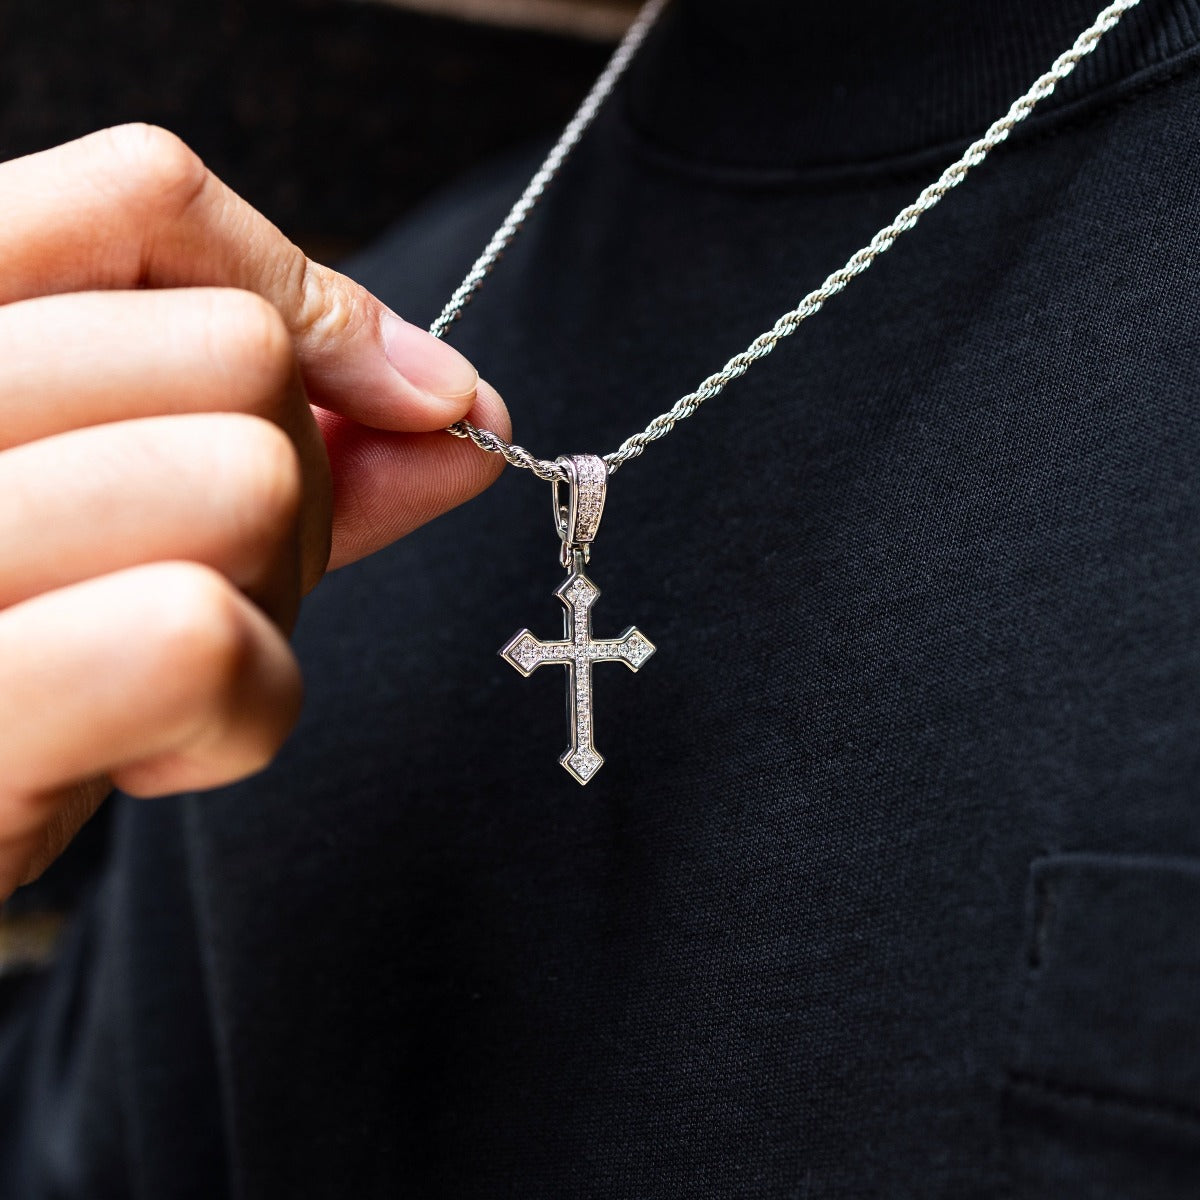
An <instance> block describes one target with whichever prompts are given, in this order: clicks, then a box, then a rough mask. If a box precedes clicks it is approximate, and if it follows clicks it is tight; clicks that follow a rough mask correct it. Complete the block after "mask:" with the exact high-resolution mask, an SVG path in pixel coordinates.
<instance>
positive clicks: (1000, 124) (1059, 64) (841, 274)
mask: <svg viewBox="0 0 1200 1200" xmlns="http://www.w3.org/2000/svg"><path fill="white" fill-rule="evenodd" d="M668 2H669V0H649V2H648V3H647V4H646V5H645V6H644V7H643V8H642V10H641V11H640V12H639V13H638V16H637V18H636V19H635V20H634V22H633V24H632V25H631V26H630V27H629V31H628V32H627V33H626V34H625V37H624V38H623V39H622V41H621V44H620V45H619V46H618V47H617V49H616V52H615V53H614V54H613V56H612V58H611V59H610V60H609V62H608V65H607V66H606V67H605V68H604V71H603V72H602V73H601V75H600V77H599V78H598V79H597V80H596V82H595V83H594V84H593V85H592V90H591V91H590V92H589V93H588V95H587V97H586V98H585V100H584V101H583V103H582V104H581V105H580V106H579V111H578V112H577V113H576V114H575V116H574V117H572V118H571V121H570V123H569V124H568V125H567V127H566V129H564V130H563V133H562V136H561V137H560V138H559V139H558V141H557V143H556V144H555V146H554V148H553V149H552V150H551V151H550V153H549V154H548V155H547V156H546V160H545V161H544V162H543V163H542V165H541V166H540V167H539V168H538V170H537V173H536V174H535V175H534V176H533V178H532V179H531V180H530V181H529V184H528V186H527V187H526V188H525V191H524V192H523V193H522V194H521V197H520V199H519V200H517V202H516V204H514V205H513V207H512V210H511V211H510V212H509V214H508V216H507V217H506V218H505V220H504V223H503V224H502V225H501V226H500V228H499V229H497V230H496V232H495V233H494V234H493V235H492V238H491V240H490V241H489V242H488V244H487V246H486V247H485V249H484V251H483V253H482V254H481V255H480V256H479V258H478V259H477V260H476V262H475V264H474V265H473V266H472V267H471V270H470V271H469V272H468V273H467V277H466V278H465V279H464V280H463V281H462V283H461V284H459V286H458V288H457V289H456V290H455V292H454V295H453V296H451V297H450V300H449V302H448V303H447V304H446V307H445V308H444V309H443V310H442V313H441V315H440V316H439V317H438V319H437V320H436V321H434V323H433V324H432V325H431V326H430V332H431V333H433V334H434V335H435V336H436V337H442V336H444V334H445V333H446V331H447V330H448V329H449V328H450V326H451V325H453V324H454V322H455V321H457V320H458V318H459V317H460V316H461V315H462V313H463V310H464V309H465V308H466V307H467V305H468V304H469V303H470V302H471V299H472V298H473V297H474V295H475V293H476V292H478V291H479V289H480V287H481V286H482V285H483V281H484V280H485V279H486V278H487V277H488V275H489V274H490V273H491V271H492V268H493V267H494V266H495V265H496V263H497V261H499V259H500V257H501V255H502V254H503V253H504V251H505V249H506V248H507V247H508V246H509V245H510V244H511V243H512V241H513V239H514V238H515V237H516V236H517V234H518V232H519V231H520V229H521V226H522V225H523V224H524V222H525V219H526V218H527V217H528V216H529V213H530V212H531V211H532V209H533V207H534V206H535V205H536V204H537V203H538V201H539V200H540V199H541V198H542V196H543V195H544V194H545V192H546V189H547V187H548V186H549V185H550V183H551V182H552V181H553V179H554V177H555V176H556V175H557V174H558V172H559V170H560V169H561V168H562V165H563V163H564V162H566V160H567V157H568V156H569V155H570V153H571V151H572V150H573V149H574V148H575V146H576V145H577V144H578V142H579V139H580V138H581V137H582V136H583V134H584V133H585V132H586V131H587V129H588V126H590V125H591V123H592V121H593V120H594V119H595V117H596V114H597V113H598V112H599V111H600V108H601V106H602V105H603V104H604V102H605V100H607V99H608V97H609V95H610V93H611V92H612V90H613V88H614V87H615V86H616V84H617V82H618V81H619V80H620V78H621V76H622V75H623V74H624V73H625V70H626V68H627V67H628V66H629V64H630V62H631V61H632V59H633V57H634V55H635V54H636V53H637V52H638V50H639V48H640V47H641V45H642V42H643V41H645V38H646V35H647V34H648V33H649V32H650V29H651V28H652V27H653V25H654V23H655V21H657V20H658V17H659V15H660V14H661V12H662V11H663V9H664V8H665V7H666V6H667V3H668ZM1140 2H1141V0H1115V2H1114V3H1112V4H1109V5H1108V7H1107V8H1105V9H1104V10H1103V11H1102V12H1101V13H1100V14H1099V15H1098V16H1097V17H1096V19H1095V21H1093V22H1092V24H1091V25H1089V26H1088V28H1087V29H1085V30H1084V31H1083V32H1082V33H1081V34H1080V35H1079V37H1077V38H1076V39H1075V44H1074V45H1073V46H1072V47H1071V48H1070V49H1069V50H1067V51H1065V52H1064V53H1062V54H1060V55H1059V56H1058V58H1056V59H1055V60H1054V63H1053V65H1052V66H1051V67H1050V69H1049V70H1048V71H1047V72H1046V73H1045V74H1044V75H1042V76H1040V77H1039V78H1038V79H1037V80H1036V81H1035V82H1034V83H1033V85H1032V86H1031V87H1030V88H1029V90H1028V91H1027V92H1025V94H1024V95H1023V96H1021V97H1020V98H1019V99H1018V100H1016V101H1014V102H1013V104H1012V106H1011V107H1010V108H1009V110H1008V112H1006V113H1005V114H1004V116H1002V117H1001V118H1000V119H999V120H997V121H995V122H993V124H992V125H991V126H990V128H989V129H988V131H987V132H986V133H985V134H984V135H983V137H981V138H980V139H979V140H978V141H975V142H972V143H971V145H969V146H968V147H967V149H966V150H965V151H964V152H963V155H962V157H961V158H958V159H956V160H955V161H954V162H952V163H951V164H950V165H949V166H948V167H947V168H946V169H945V170H944V171H943V172H942V173H941V175H940V176H938V178H937V179H936V180H935V181H934V182H933V183H931V184H930V185H929V186H928V187H927V188H925V190H924V191H922V192H921V194H920V195H919V196H918V197H917V198H916V199H915V200H914V201H913V202H912V203H911V204H909V205H908V206H907V207H905V208H902V209H901V210H900V211H899V212H898V213H897V214H896V216H895V217H894V218H893V219H892V221H891V222H890V223H889V224H887V225H885V226H884V227H883V228H882V229H881V230H880V231H879V232H878V233H877V234H876V235H875V236H874V237H873V238H872V239H871V240H870V241H869V242H868V243H867V244H866V245H865V246H863V247H862V249H861V250H856V251H855V252H854V253H853V254H852V255H851V256H850V257H849V259H847V261H846V263H845V265H844V266H842V267H839V268H838V269H837V270H836V271H834V272H833V273H832V274H831V275H829V276H828V277H827V278H826V279H825V281H824V283H822V284H821V286H820V287H818V288H815V289H814V290H813V291H811V292H809V293H808V295H807V296H805V297H804V299H803V300H801V301H800V303H799V304H798V305H796V307H795V308H793V309H792V310H791V311H790V312H786V313H784V314H783V316H781V317H780V318H779V320H778V321H776V322H775V324H774V325H772V326H771V328H770V329H768V330H767V331H766V332H765V333H761V334H759V336H758V337H756V338H755V339H754V341H752V342H751V343H750V345H749V346H747V347H746V349H745V350H743V351H742V352H741V353H740V354H735V355H734V356H733V357H732V358H731V359H730V360H729V361H728V362H727V363H726V364H725V365H724V366H723V367H722V368H721V369H720V370H719V371H717V372H715V373H714V374H712V375H710V376H709V377H708V378H707V379H705V380H704V382H703V383H701V384H700V385H699V387H697V388H696V389H695V390H694V391H691V392H688V393H687V395H686V396H681V397H680V398H679V399H678V400H676V401H675V403H674V404H673V405H672V406H671V407H670V408H669V409H667V411H666V412H664V413H660V414H659V415H658V416H657V417H655V418H654V420H653V421H651V422H650V424H649V425H647V426H646V428H645V429H643V430H642V431H641V432H640V433H635V434H634V435H633V436H632V437H628V438H626V439H625V441H623V442H622V443H621V445H620V446H618V447H617V449H616V450H614V451H612V452H611V453H609V454H606V455H604V461H605V463H606V464H607V465H608V473H609V474H610V475H612V474H614V473H615V472H616V471H617V469H618V468H619V467H620V466H621V465H622V464H624V463H627V462H629V460H630V459H633V458H637V457H638V455H639V454H641V453H642V452H643V451H644V450H645V449H646V447H647V446H648V445H650V443H651V442H656V441H658V439H659V438H662V437H666V435H667V434H668V433H670V432H671V430H672V429H674V428H675V426H676V425H678V424H679V422H680V421H685V420H687V418H688V417H690V416H692V414H693V413H695V412H696V410H697V409H698V408H699V407H700V405H701V404H703V403H704V401H705V400H711V399H712V398H713V397H714V396H718V395H720V393H721V392H723V391H724V390H725V388H726V387H728V386H729V384H730V383H732V382H733V381H734V380H735V379H738V378H740V377H741V376H742V375H744V374H745V373H746V372H747V371H748V370H749V369H750V367H751V366H752V365H753V364H754V363H756V362H757V361H758V360H759V359H760V358H766V356H767V355H768V354H770V353H771V351H772V350H774V349H775V347H776V346H778V345H779V343H780V342H781V341H783V339H784V338H786V337H789V336H790V335H791V334H793V333H795V332H796V330H797V329H798V328H799V326H800V323H801V322H802V321H805V320H807V319H808V318H809V317H811V316H814V315H815V314H816V313H818V312H820V311H821V309H822V308H823V307H824V306H825V304H826V303H827V302H828V301H829V300H831V299H832V298H833V297H834V296H836V295H837V294H838V292H840V291H842V289H843V288H845V286H846V285H847V284H848V283H849V282H850V281H851V280H852V279H853V278H854V277H855V276H856V275H861V274H862V273H863V272H864V271H865V270H866V269H867V268H868V267H869V266H870V265H871V264H872V263H873V262H874V261H875V260H876V259H877V258H878V257H879V256H880V255H881V254H883V253H884V251H886V250H889V249H891V247H892V246H893V245H894V244H895V242H896V239H897V238H898V237H899V236H900V235H901V234H902V233H906V232H907V231H908V230H910V229H912V228H913V226H915V225H916V223H917V222H918V221H919V220H920V218H921V216H922V214H924V213H927V212H928V211H929V210H930V209H931V208H933V207H934V205H935V204H937V203H938V201H939V200H941V198H942V197H943V196H945V195H946V193H947V192H949V191H950V189H951V188H955V187H957V186H958V185H959V184H960V183H962V181H963V180H964V179H965V178H966V177H967V172H969V171H970V170H971V168H972V167H977V166H979V164H980V163H981V162H983V160H984V159H985V158H987V156H988V155H989V154H990V153H991V152H992V151H993V150H994V149H995V148H996V147H997V146H999V145H1000V143H1001V142H1003V141H1005V140H1006V139H1007V138H1008V135H1009V134H1010V133H1011V132H1012V131H1013V129H1014V128H1016V126H1017V125H1019V124H1020V123H1021V122H1022V121H1023V120H1025V118H1026V117H1028V116H1029V114H1030V113H1031V112H1033V110H1034V109H1035V108H1036V107H1037V106H1038V105H1039V104H1040V103H1041V102H1042V101H1043V100H1045V99H1046V97H1047V96H1049V95H1050V94H1051V93H1052V92H1053V91H1054V89H1055V88H1056V87H1057V86H1058V85H1059V84H1060V83H1061V82H1062V81H1063V80H1064V79H1066V77H1067V76H1068V75H1070V74H1071V72H1072V71H1073V70H1075V67H1076V65H1077V64H1078V63H1079V61H1080V59H1082V58H1084V57H1086V56H1087V55H1089V54H1091V52H1092V51H1093V50H1095V48H1096V46H1097V45H1098V44H1099V42H1100V39H1101V38H1102V37H1103V36H1104V35H1105V34H1106V33H1108V32H1109V30H1111V29H1112V28H1113V27H1114V26H1115V25H1116V24H1117V22H1118V21H1120V19H1121V17H1122V16H1124V14H1125V13H1127V12H1128V11H1129V10H1130V9H1131V8H1135V7H1136V6H1137V5H1138V4H1139V3H1140ZM447 432H448V433H452V434H454V435H455V437H460V438H470V440H471V441H472V442H474V443H475V445H476V446H478V447H479V448H480V449H481V450H486V451H488V452H489V453H491V454H500V455H503V457H504V459H505V461H506V462H508V463H509V464H511V465H512V466H514V467H523V468H525V469H526V470H529V471H532V472H533V473H534V474H535V475H536V476H537V477H538V478H539V479H545V480H552V481H557V482H559V483H565V482H566V474H565V472H564V471H563V468H562V467H560V466H559V465H558V464H557V463H556V462H553V461H551V460H549V459H544V458H537V457H536V456H535V455H533V454H531V453H530V452H529V451H528V450H526V449H525V448H524V447H523V446H516V445H512V444H510V443H509V442H506V441H505V440H504V439H503V438H501V437H499V436H498V435H497V434H495V433H492V432H491V431H490V430H487V429H479V428H478V427H477V426H475V425H472V424H471V423H470V422H469V421H459V422H458V423H457V424H455V425H451V426H450V427H449V429H448V430H447Z"/></svg>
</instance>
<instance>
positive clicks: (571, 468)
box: [500, 454, 654, 783]
mask: <svg viewBox="0 0 1200 1200" xmlns="http://www.w3.org/2000/svg"><path fill="white" fill-rule="evenodd" d="M557 461H558V464H559V466H561V467H562V468H563V470H564V471H565V472H566V476H567V486H568V488H569V489H570V495H569V497H568V500H567V503H566V504H563V503H562V502H561V501H560V498H559V485H558V483H557V481H556V482H555V484H554V524H555V527H556V528H557V530H558V536H559V538H560V539H561V541H562V555H561V561H562V565H563V567H564V568H565V569H566V571H567V577H566V579H564V580H563V582H562V583H561V584H559V586H558V588H557V589H556V590H555V592H554V594H555V595H556V596H557V597H558V598H559V600H561V601H562V605H563V609H564V613H563V638H562V641H560V642H543V641H542V640H541V639H540V638H538V637H535V636H534V635H533V634H532V633H530V632H529V630H528V629H522V630H521V632H520V633H518V634H516V635H515V636H514V637H513V638H512V639H511V640H510V641H509V643H508V644H507V645H506V646H505V647H504V648H503V649H502V650H501V651H500V657H501V658H503V659H504V660H505V661H506V662H509V663H511V664H512V665H513V666H514V667H516V669H517V670H518V671H520V672H521V674H522V675H525V676H527V677H528V676H529V675H532V674H533V673H534V671H536V670H537V669H538V667H542V666H545V665H546V664H547V663H557V664H558V665H559V666H563V667H566V669H567V725H568V728H569V729H570V733H571V744H570V745H569V746H568V747H567V748H566V750H564V751H563V753H562V755H561V756H560V757H559V760H558V761H559V762H560V763H561V764H562V766H563V767H564V768H565V769H566V770H567V772H568V773H569V774H570V775H571V777H572V778H573V779H575V780H577V781H578V782H579V783H587V782H588V780H590V779H591V778H592V777H593V776H594V775H595V774H596V772H597V771H598V770H600V768H601V767H602V766H603V765H604V758H603V756H602V755H601V754H600V752H599V751H598V750H597V749H596V744H595V741H594V738H593V730H592V667H593V665H594V664H595V663H601V662H619V663H624V664H625V665H626V666H627V667H628V668H629V669H630V670H631V671H637V670H638V669H639V668H640V667H641V665H642V664H643V663H644V662H645V661H646V659H648V658H649V657H650V655H652V654H653V653H654V643H653V642H651V641H650V639H649V638H648V637H646V635H645V634H644V633H642V632H640V631H639V630H638V629H636V628H635V627H634V626H632V625H631V626H630V627H629V628H628V629H626V630H625V632H624V633H623V634H621V636H620V637H617V638H596V637H593V636H592V606H593V605H594V604H595V603H596V601H597V600H598V599H599V598H600V589H599V588H598V587H597V586H596V585H595V584H594V583H593V582H592V581H591V580H590V579H589V578H588V577H587V575H585V574H584V570H583V568H584V567H585V566H586V565H587V563H588V559H589V557H590V553H591V544H592V541H593V540H594V539H595V537H596V530H597V529H598V528H599V527H600V516H601V514H602V513H603V511H604V492H605V488H606V486H607V483H608V466H607V464H606V463H605V461H604V459H602V458H597V457H596V456H595V455H593V454H576V455H571V456H570V457H565V458H560V459H558V460H557Z"/></svg>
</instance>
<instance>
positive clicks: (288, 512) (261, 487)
mask: <svg viewBox="0 0 1200 1200" xmlns="http://www.w3.org/2000/svg"><path fill="white" fill-rule="evenodd" d="M238 423H239V425H241V426H242V430H241V449H242V452H243V453H244V454H245V456H246V461H245V467H246V484H245V487H246V491H245V492H244V493H243V496H242V510H243V513H244V520H245V521H246V522H247V523H248V525H249V526H250V530H251V532H252V533H257V534H258V535H259V536H260V537H262V538H265V539H267V540H269V541H271V542H274V541H277V540H279V539H281V538H285V537H290V536H291V535H292V534H293V533H294V532H295V530H296V527H297V524H298V522H299V520H300V509H301V505H302V502H303V498H304V476H303V469H302V467H301V464H300V455H299V454H298V453H297V451H296V447H295V446H294V445H293V444H292V441H291V439H290V438H289V437H288V436H287V434H285V433H284V432H283V431H282V430H281V429H280V428H279V427H278V426H277V425H272V424H271V423H270V422H268V421H265V420H262V419H260V418H257V417H243V418H241V419H240V420H239V422H238Z"/></svg>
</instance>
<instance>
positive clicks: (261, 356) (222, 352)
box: [208, 288, 296, 416]
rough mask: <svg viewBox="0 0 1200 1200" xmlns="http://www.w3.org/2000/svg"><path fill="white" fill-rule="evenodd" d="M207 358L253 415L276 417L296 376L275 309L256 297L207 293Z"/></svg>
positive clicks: (289, 342)
mask: <svg viewBox="0 0 1200 1200" xmlns="http://www.w3.org/2000/svg"><path fill="white" fill-rule="evenodd" d="M208 294H209V309H210V311H209V314H208V318H209V319H208V327H209V329H210V331H211V332H210V339H211V343H212V344H211V347H210V350H211V354H212V357H213V359H214V360H215V361H217V362H218V363H220V364H221V366H222V368H223V369H224V373H225V374H227V375H228V376H229V378H230V382H231V384H232V385H233V386H234V387H235V388H236V390H237V391H238V392H239V393H241V395H242V396H243V402H244V403H245V404H246V405H247V406H248V407H249V408H250V410H251V411H253V412H266V413H269V414H271V415H273V416H276V415H278V414H279V413H280V411H281V409H282V406H283V404H284V401H285V398H286V396H287V394H288V392H289V390H290V388H291V386H292V383H293V381H294V379H295V376H296V359H295V351H294V349H293V346H292V338H291V334H290V333H289V332H288V328H287V325H286V323H285V322H284V319H283V317H282V316H281V315H280V313H279V310H278V309H277V308H276V307H275V306H274V305H273V304H271V303H270V302H269V301H268V300H265V299H264V298H263V297H262V296H259V295H258V294H257V293H255V292H247V291H242V290H240V289H237V288H213V289H210V290H209V293H208Z"/></svg>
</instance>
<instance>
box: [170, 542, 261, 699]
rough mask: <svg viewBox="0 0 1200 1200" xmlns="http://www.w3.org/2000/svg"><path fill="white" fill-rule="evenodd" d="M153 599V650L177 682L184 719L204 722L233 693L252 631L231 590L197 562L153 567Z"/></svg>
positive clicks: (249, 656)
mask: <svg viewBox="0 0 1200 1200" xmlns="http://www.w3.org/2000/svg"><path fill="white" fill-rule="evenodd" d="M158 574H159V579H158V581H157V589H156V600H157V602H158V611H159V612H160V613H161V620H160V624H159V627H158V629H157V631H156V636H155V640H156V642H157V647H156V649H157V652H158V654H159V655H160V656H161V661H162V662H163V663H164V665H165V666H166V668H167V669H168V670H169V671H170V673H171V674H172V675H173V676H174V678H176V679H178V680H180V681H181V682H182V684H183V695H184V703H183V711H182V712H180V713H179V714H178V716H179V717H180V718H181V719H183V720H185V721H188V722H190V721H192V720H194V719H196V716H197V714H196V712H195V709H196V708H197V707H198V708H199V709H200V710H201V714H202V716H203V718H204V719H207V717H208V714H209V713H210V712H211V711H212V709H213V708H214V706H216V707H219V706H220V705H221V704H222V703H223V702H225V701H226V700H227V698H228V697H230V696H231V695H232V694H233V693H234V692H235V691H236V689H237V686H238V684H239V681H240V680H241V679H242V677H243V675H244V673H245V671H246V669H247V667H248V665H249V664H250V662H251V659H252V655H253V633H252V630H251V629H250V628H249V626H248V624H247V621H246V617H245V613H244V611H243V610H242V607H241V605H240V604H239V602H238V600H237V597H236V595H235V594H234V592H233V589H232V587H231V585H230V584H229V583H227V582H226V580H225V579H224V578H223V577H222V576H221V575H220V574H218V573H217V572H216V571H214V570H212V569H210V568H208V567H204V566H201V565H200V564H198V563H183V562H181V563H165V564H162V565H161V566H160V567H159V568H158Z"/></svg>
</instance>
